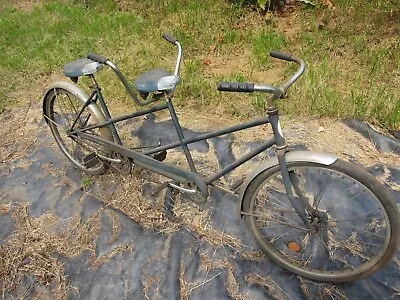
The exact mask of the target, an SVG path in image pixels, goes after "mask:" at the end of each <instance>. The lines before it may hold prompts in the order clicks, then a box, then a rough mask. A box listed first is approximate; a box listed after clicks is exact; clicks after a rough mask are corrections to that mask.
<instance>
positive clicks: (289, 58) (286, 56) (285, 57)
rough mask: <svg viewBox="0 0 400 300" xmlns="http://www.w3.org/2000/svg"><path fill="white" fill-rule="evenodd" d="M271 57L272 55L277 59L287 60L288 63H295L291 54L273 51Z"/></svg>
mask: <svg viewBox="0 0 400 300" xmlns="http://www.w3.org/2000/svg"><path fill="white" fill-rule="evenodd" d="M269 55H271V56H272V57H275V58H279V59H283V60H286V61H295V60H294V59H293V55H292V54H289V53H282V52H278V51H272V52H270V53H269Z"/></svg>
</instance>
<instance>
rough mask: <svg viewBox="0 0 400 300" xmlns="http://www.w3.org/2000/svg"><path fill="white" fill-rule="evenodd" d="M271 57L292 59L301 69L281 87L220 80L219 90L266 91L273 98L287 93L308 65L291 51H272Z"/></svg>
mask: <svg viewBox="0 0 400 300" xmlns="http://www.w3.org/2000/svg"><path fill="white" fill-rule="evenodd" d="M270 55H271V57H274V58H278V59H282V60H286V61H290V62H295V63H297V64H299V65H300V67H299V69H298V70H297V72H296V73H295V74H294V75H293V76H292V77H291V78H290V79H289V80H288V81H286V82H285V83H284V84H282V85H281V86H279V87H273V86H269V85H257V84H253V83H241V82H220V83H218V90H219V91H224V92H248V93H252V92H265V93H270V94H273V95H274V96H273V98H274V99H277V98H279V97H281V96H283V95H285V94H286V92H287V90H288V89H289V87H290V86H291V85H292V84H293V83H295V82H296V80H297V79H299V78H300V76H301V75H302V74H303V72H304V70H305V68H306V65H305V63H304V61H303V60H302V59H301V58H299V57H297V56H295V55H293V54H289V53H282V52H276V51H273V52H271V53H270Z"/></svg>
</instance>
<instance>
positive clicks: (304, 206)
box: [267, 108, 315, 230]
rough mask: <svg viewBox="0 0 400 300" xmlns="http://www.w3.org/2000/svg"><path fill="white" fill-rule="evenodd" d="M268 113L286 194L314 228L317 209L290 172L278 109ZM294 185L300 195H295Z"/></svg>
mask: <svg viewBox="0 0 400 300" xmlns="http://www.w3.org/2000/svg"><path fill="white" fill-rule="evenodd" d="M267 113H268V115H269V119H270V123H271V127H272V130H273V133H274V137H275V141H276V156H277V158H278V162H279V166H280V170H281V174H282V180H283V185H284V187H285V191H286V195H287V196H288V198H289V201H290V203H291V205H292V207H293V208H294V210H295V212H296V213H297V215H298V216H299V217H300V218H301V220H302V221H303V223H304V224H305V225H306V226H307V228H309V229H313V230H314V229H315V227H314V226H313V225H312V224H311V220H310V218H309V216H312V215H314V214H315V209H314V208H313V207H312V206H311V205H310V203H309V202H308V200H307V199H306V197H305V196H304V194H303V193H302V192H301V190H300V187H299V182H298V178H297V176H296V175H295V174H294V173H293V172H292V173H293V174H290V173H289V170H288V167H287V163H286V159H285V153H286V152H287V151H288V149H287V148H288V147H287V144H286V141H285V138H284V137H283V133H282V128H281V125H280V122H279V114H278V110H277V109H276V108H268V110H267ZM292 186H293V188H294V190H295V191H296V193H297V195H298V197H295V196H294V194H293V190H292Z"/></svg>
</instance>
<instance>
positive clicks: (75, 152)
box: [49, 90, 104, 173]
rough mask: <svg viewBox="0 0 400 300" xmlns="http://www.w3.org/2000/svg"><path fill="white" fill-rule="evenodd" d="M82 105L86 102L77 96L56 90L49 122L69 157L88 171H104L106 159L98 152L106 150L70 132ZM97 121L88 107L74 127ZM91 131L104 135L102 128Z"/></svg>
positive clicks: (59, 143)
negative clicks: (102, 158)
mask: <svg viewBox="0 0 400 300" xmlns="http://www.w3.org/2000/svg"><path fill="white" fill-rule="evenodd" d="M81 108H82V102H81V101H80V100H79V99H78V98H77V97H75V96H74V95H72V94H70V93H69V92H66V91H63V90H55V91H53V95H52V99H51V101H50V114H49V115H50V118H51V121H50V123H49V124H50V127H51V130H52V132H53V135H54V137H55V139H56V142H57V144H58V145H59V146H60V148H61V150H62V151H63V153H64V154H65V155H66V156H67V157H68V159H70V160H71V161H72V162H73V163H75V164H76V165H77V166H78V167H79V168H80V169H82V170H84V171H88V172H92V173H96V172H100V171H101V170H103V168H104V162H103V161H101V160H100V159H99V158H98V157H97V155H96V154H97V153H101V152H102V150H101V147H99V146H98V145H96V144H94V143H91V142H89V141H86V140H82V139H80V138H79V137H78V136H76V135H74V134H71V133H70V132H69V129H70V128H71V126H72V125H73V123H74V121H75V119H76V117H77V116H78V114H79V112H80V110H81ZM96 123H97V122H96V120H95V119H94V118H93V117H92V116H91V114H90V112H89V111H88V110H87V109H86V110H85V111H84V112H83V113H82V115H81V117H80V118H79V119H78V122H77V123H76V125H75V126H74V128H75V129H77V128H83V127H85V126H86V127H87V126H90V125H94V124H96ZM87 132H88V133H90V134H93V135H98V136H99V135H100V131H99V130H98V129H93V130H90V131H87Z"/></svg>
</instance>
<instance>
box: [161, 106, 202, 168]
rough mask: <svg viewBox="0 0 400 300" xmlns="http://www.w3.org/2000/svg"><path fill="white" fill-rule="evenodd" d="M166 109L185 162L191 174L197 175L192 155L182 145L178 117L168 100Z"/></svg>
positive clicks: (183, 144) (182, 138) (185, 145)
mask: <svg viewBox="0 0 400 300" xmlns="http://www.w3.org/2000/svg"><path fill="white" fill-rule="evenodd" d="M167 107H168V110H169V113H170V115H171V119H172V123H173V124H174V126H175V130H176V133H177V134H178V138H179V141H180V143H181V146H182V149H183V152H184V153H185V156H186V160H187V162H188V165H189V168H190V170H191V171H192V172H195V173H197V171H196V167H195V165H194V163H193V158H192V155H191V154H190V151H189V147H188V146H187V144H185V143H184V139H185V137H184V135H183V131H182V127H181V125H180V124H179V120H178V117H177V115H176V112H175V108H174V105H173V104H172V102H171V100H170V99H168V100H167Z"/></svg>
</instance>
